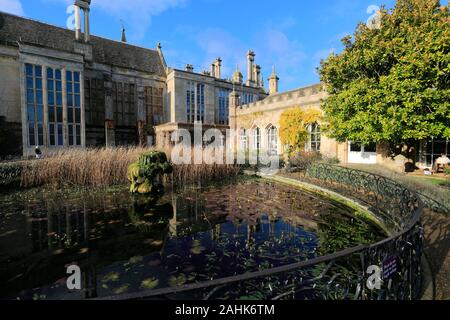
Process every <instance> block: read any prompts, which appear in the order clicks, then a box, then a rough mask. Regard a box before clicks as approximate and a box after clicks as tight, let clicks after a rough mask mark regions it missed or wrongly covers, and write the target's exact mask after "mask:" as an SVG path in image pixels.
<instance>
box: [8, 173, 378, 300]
mask: <svg viewBox="0 0 450 320" xmlns="http://www.w3.org/2000/svg"><path fill="white" fill-rule="evenodd" d="M0 200H1V202H0V203H1V204H0V283H2V284H4V285H2V287H1V288H0V297H3V298H13V299H15V298H21V299H80V298H94V297H105V296H110V295H117V294H122V293H130V292H136V291H140V290H148V289H155V288H164V287H168V286H178V285H183V284H186V283H193V282H197V281H206V280H210V279H217V278H221V277H226V276H231V275H236V274H242V273H245V272H249V271H256V270H262V269H266V268H271V267H274V266H279V265H284V264H287V263H292V262H297V261H303V260H305V259H311V258H314V257H316V256H317V255H318V254H319V253H318V252H320V254H325V253H330V252H334V251H335V250H340V249H343V247H340V245H345V246H348V245H355V244H359V243H365V242H368V241H372V240H374V239H378V238H379V237H380V236H381V234H380V233H379V232H378V231H377V230H376V229H374V228H373V227H372V226H370V225H367V224H366V223H364V222H362V221H359V220H355V219H352V218H350V217H349V216H347V215H346V214H345V212H344V211H343V209H342V208H338V207H336V206H334V205H332V204H330V203H329V202H326V201H324V200H323V199H318V198H316V197H315V196H313V195H309V194H306V193H304V192H302V191H298V190H290V189H289V187H285V186H282V185H274V184H270V183H265V182H261V181H246V182H239V183H236V184H230V185H225V186H222V187H218V188H209V189H203V190H201V189H192V190H187V191H185V192H183V193H180V194H176V193H171V194H167V195H165V196H163V197H162V198H161V199H156V198H149V197H145V196H131V195H130V194H129V193H128V190H127V189H126V188H125V187H124V188H118V189H113V190H109V191H101V190H96V191H92V190H86V191H83V190H82V191H79V190H78V191H75V190H71V191H58V192H55V191H45V190H32V191H29V192H26V193H17V194H10V195H3V196H0ZM347 210H348V209H347ZM334 221H338V222H339V223H336V224H335V223H334ZM335 225H336V226H337V227H334V226H335ZM342 234H344V235H345V241H344V242H336V241H334V242H332V241H331V240H332V239H334V237H339V235H342ZM352 235H357V236H355V237H353V236H352ZM330 236H331V237H330ZM70 264H77V265H79V266H80V267H81V270H82V288H83V290H82V291H73V292H69V291H68V290H67V288H66V277H67V275H66V273H65V272H66V267H67V266H68V265H70Z"/></svg>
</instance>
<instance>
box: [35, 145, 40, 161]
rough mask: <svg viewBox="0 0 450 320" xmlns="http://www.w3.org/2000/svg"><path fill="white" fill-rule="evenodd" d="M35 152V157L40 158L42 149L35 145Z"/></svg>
mask: <svg viewBox="0 0 450 320" xmlns="http://www.w3.org/2000/svg"><path fill="white" fill-rule="evenodd" d="M34 152H35V154H36V159H42V151H41V149H40V148H39V146H36V149H35V150H34Z"/></svg>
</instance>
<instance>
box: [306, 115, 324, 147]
mask: <svg viewBox="0 0 450 320" xmlns="http://www.w3.org/2000/svg"><path fill="white" fill-rule="evenodd" d="M308 132H309V138H308V144H307V146H306V147H307V149H308V151H315V152H319V151H320V144H321V140H322V133H321V132H320V125H319V124H318V123H317V122H315V123H313V124H310V125H309V126H308Z"/></svg>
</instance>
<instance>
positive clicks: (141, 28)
mask: <svg viewBox="0 0 450 320" xmlns="http://www.w3.org/2000/svg"><path fill="white" fill-rule="evenodd" d="M0 1H2V0H0ZM41 1H45V2H62V3H64V4H66V5H71V4H73V0H41ZM188 1H189V0H129V1H123V0H93V1H92V2H91V8H92V10H97V9H98V10H101V11H102V12H104V13H106V14H108V15H109V16H111V17H114V18H115V19H116V21H115V22H116V23H118V22H119V19H120V20H123V22H124V23H125V29H126V30H127V39H128V40H131V41H130V42H138V41H140V40H142V39H143V38H144V36H145V33H146V31H147V29H148V28H149V27H150V25H151V21H152V17H154V16H157V15H158V14H161V13H163V12H164V11H166V10H169V9H171V8H175V7H178V6H183V5H185V4H186V3H187V2H188Z"/></svg>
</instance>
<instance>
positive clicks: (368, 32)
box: [319, 0, 450, 143]
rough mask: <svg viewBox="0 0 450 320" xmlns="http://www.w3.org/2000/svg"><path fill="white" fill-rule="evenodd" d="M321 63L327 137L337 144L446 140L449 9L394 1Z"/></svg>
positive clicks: (429, 0)
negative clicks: (377, 22)
mask: <svg viewBox="0 0 450 320" xmlns="http://www.w3.org/2000/svg"><path fill="white" fill-rule="evenodd" d="M379 18H380V22H381V24H380V28H368V27H367V26H366V25H365V24H360V25H359V26H358V27H357V29H356V31H355V33H354V35H353V37H351V36H348V37H346V38H344V39H343V40H342V42H343V44H344V47H345V48H344V51H343V52H342V53H341V54H339V55H336V54H331V55H330V56H329V57H328V58H327V59H326V60H324V61H322V62H321V66H320V68H319V73H320V75H321V80H322V81H323V82H324V83H325V85H326V88H327V92H328V94H329V98H328V99H327V100H326V101H324V102H323V110H324V112H325V114H326V122H327V123H328V124H329V128H328V129H329V132H328V134H329V135H330V136H332V137H334V138H336V139H337V140H339V141H345V140H352V141H358V142H362V143H372V142H380V141H391V142H394V143H402V142H407V141H408V140H419V139H426V138H431V137H440V138H450V108H449V106H450V4H449V5H447V6H446V7H443V6H440V3H439V0H397V3H396V6H395V8H394V9H392V10H386V9H385V8H382V9H381V10H380V12H379Z"/></svg>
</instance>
